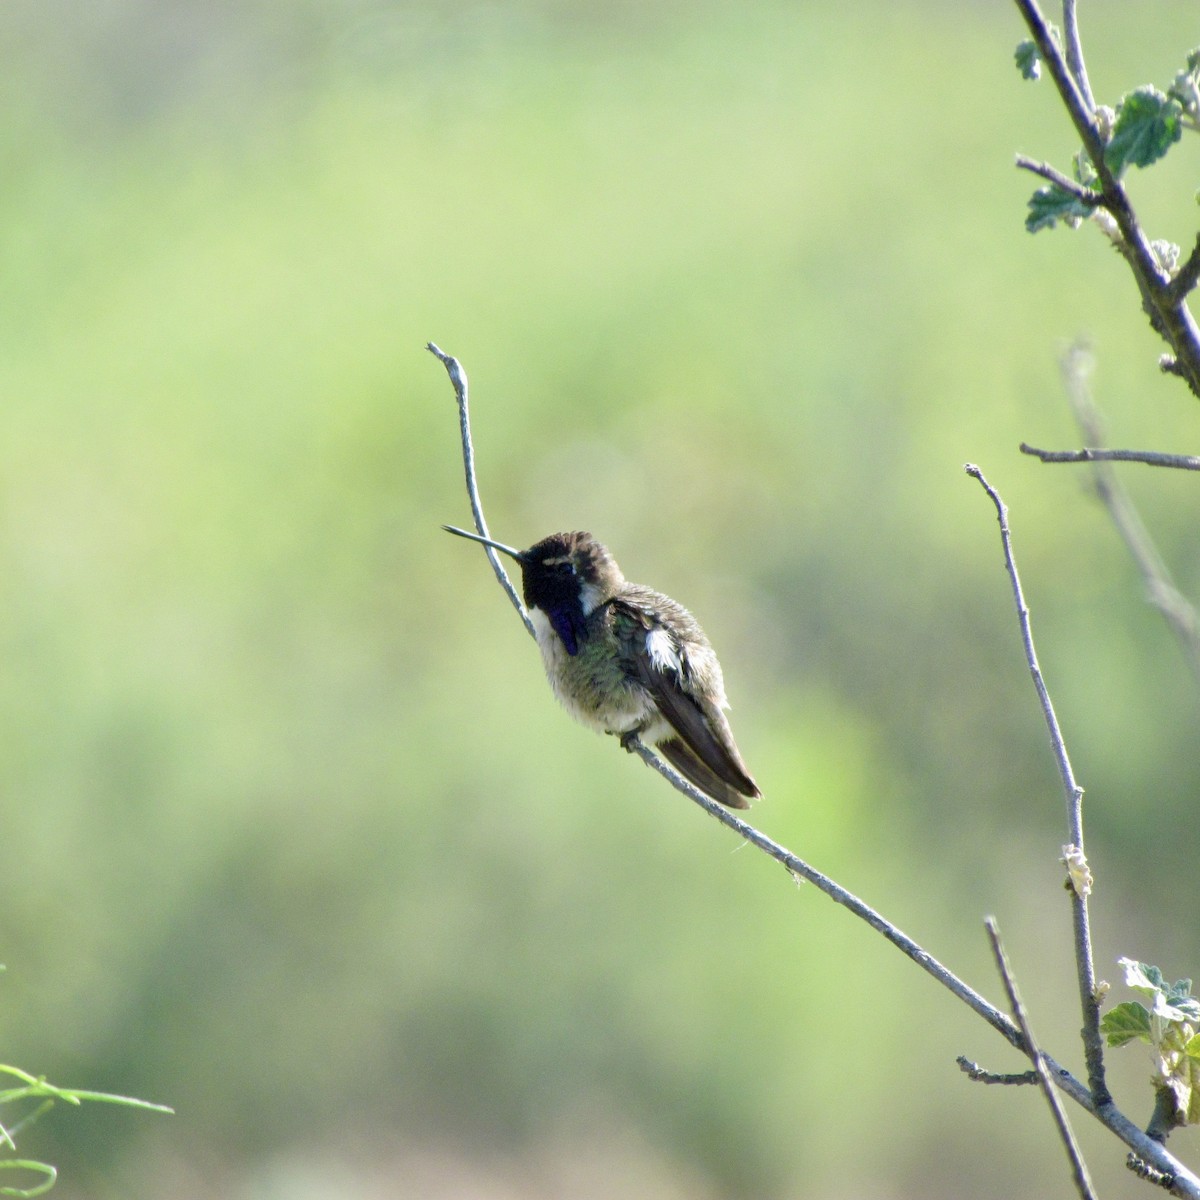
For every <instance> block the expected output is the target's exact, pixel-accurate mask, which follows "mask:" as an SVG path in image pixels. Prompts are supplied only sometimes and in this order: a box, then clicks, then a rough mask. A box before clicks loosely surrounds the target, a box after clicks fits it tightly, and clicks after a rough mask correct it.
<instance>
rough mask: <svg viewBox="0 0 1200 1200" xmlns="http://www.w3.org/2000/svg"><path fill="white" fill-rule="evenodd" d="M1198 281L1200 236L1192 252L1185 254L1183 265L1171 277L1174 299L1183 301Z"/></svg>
mask: <svg viewBox="0 0 1200 1200" xmlns="http://www.w3.org/2000/svg"><path fill="white" fill-rule="evenodd" d="M1198 282H1200V236H1197V238H1196V244H1195V245H1194V246H1193V247H1192V252H1191V254H1189V255H1188V256H1187V259H1186V261H1185V262H1184V264H1183V266H1181V267H1180V268H1179V270H1178V271H1176V272H1175V274H1174V275H1173V276H1172V277H1171V295H1172V297H1173V298H1174V299H1175V300H1176V301H1183V300H1184V299H1185V298H1186V297H1187V294H1188V293H1189V292H1190V291H1191V290H1192V289H1193V288H1194V287H1195V286H1196V284H1197V283H1198Z"/></svg>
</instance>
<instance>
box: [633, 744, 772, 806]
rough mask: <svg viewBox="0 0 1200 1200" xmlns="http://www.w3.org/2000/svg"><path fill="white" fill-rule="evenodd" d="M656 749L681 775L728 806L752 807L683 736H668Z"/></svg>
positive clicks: (706, 793)
mask: <svg viewBox="0 0 1200 1200" xmlns="http://www.w3.org/2000/svg"><path fill="white" fill-rule="evenodd" d="M655 749H656V750H657V751H658V752H659V753H660V754H661V755H662V756H663V758H665V759H666V760H667V761H668V762H669V763H670V764H671V766H673V767H674V768H675V770H677V771H678V772H679V773H680V775H682V776H683V777H684V778H685V779H687V780H689V781H690V782H691V783H694V784H695V785H696V786H697V787H698V788H699V789H700V790H701V791H702V792H704V793H705V795H708V796H711V797H712V798H713V799H714V800H716V801H718V802H719V803H721V804H724V805H725V807H726V808H749V807H750V802H749V801H748V800H747V799H746V798H745V797H744V796H742V795H740V794H739V793H738V792H737V791H735V790H734V789H733V788H732V787H730V786H729V784H727V783H726V782H725V781H724V780H723V779H721V778H720V777H719V776H718V775H717V774H716V773H715V772H714V771H713V770H712V769H711V768H709V767H708V766H706V765H705V764H704V763H703V762H701V761H700V759H698V758H697V757H696V756H695V754H693V753H692V751H691V750H690V749H689V748H688V745H687V743H686V742H684V741H683V739H682V738H668V739H667V741H665V742H659V743H658V745H657V746H655Z"/></svg>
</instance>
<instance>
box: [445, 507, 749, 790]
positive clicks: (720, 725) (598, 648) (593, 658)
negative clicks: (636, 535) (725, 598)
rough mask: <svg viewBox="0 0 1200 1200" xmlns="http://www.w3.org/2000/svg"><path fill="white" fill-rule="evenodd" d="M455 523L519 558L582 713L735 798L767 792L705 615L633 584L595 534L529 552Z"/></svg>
mask: <svg viewBox="0 0 1200 1200" xmlns="http://www.w3.org/2000/svg"><path fill="white" fill-rule="evenodd" d="M442 528H443V529H445V530H446V531H447V532H448V533H454V534H457V535H458V536H459V537H464V538H469V539H470V540H471V541H475V542H482V543H483V544H484V545H485V546H491V547H492V548H493V549H494V550H499V551H500V552H501V553H502V554H507V555H508V556H509V557H510V558H514V559H516V561H517V562H518V563H519V564H520V566H521V580H522V585H523V586H522V591H523V594H524V599H525V608H526V609H527V611H528V613H529V617H530V620H531V622H532V625H533V629H534V633H535V635H536V637H537V644H538V648H539V649H540V650H541V652H542V661H543V663H544V664H545V667H546V675H547V676H548V677H549V680H550V686H551V688H553V690H554V694H555V695H556V696H557V697H558V699H559V702H560V703H561V704H562V705H563V707H564V708H565V709H566V710H567V711H568V712H569V713H570V714H571V716H573V717H574V718H575V719H576V720H578V721H580V722H582V723H583V724H584V725H587V726H589V727H591V728H592V729H597V730H599V731H600V732H601V733H609V734H614V735H616V736H617V737H619V738H620V739H621V744H622V745H623V746H624V747H625V748H626V749H627V750H631V749H632V746H631V745H630V741H631V739H632V738H634V737H638V738H640V739H641V740H642V741H644V742H646V743H649V744H651V745H653V746H654V748H655V749H656V750H657V751H658V752H659V753H660V754H661V755H662V756H663V757H664V758H665V759H666V760H667V761H668V762H669V763H671V765H672V766H673V767H674V768H675V769H676V770H677V771H678V772H679V773H680V774H681V775H683V776H685V777H686V778H687V779H689V780H690V781H691V782H692V783H693V784H695V785H696V787H698V788H699V789H700V790H701V791H702V792H704V793H706V794H707V795H709V796H711V797H712V798H713V799H714V800H717V801H719V802H720V803H721V804H724V805H726V806H727V807H729V808H749V807H750V805H749V802H748V800H747V797H757V796H759V795H761V793H760V792H759V790H758V785H757V784H756V783H755V782H754V779H753V778H752V777H751V775H750V772H749V771H748V770H747V769H746V764H745V763H744V762H743V761H742V756H741V754H740V753H739V752H738V748H737V745H736V743H735V742H734V740H733V731H732V730H731V729H730V728H729V721H728V720H727V718H726V716H725V712H724V710H725V709H726V708H728V707H729V702H728V701H727V700H726V699H725V683H724V679H723V677H722V675H721V664H720V663H719V662H718V661H717V656H716V654H715V653H714V652H713V648H712V646H711V645H709V641H708V638H706V637H705V636H704V631H703V630H702V629H701V628H700V625H699V623H698V622H697V621H696V618H695V617H693V616H692V614H691V613H690V612H688V610H687V609H686V608H684V607H683V605H682V604H677V603H676V602H675V601H674V600H672V599H671V598H670V597H669V596H664V595H663V594H662V593H661V592H656V591H654V590H653V589H652V588H648V587H643V586H642V585H641V584H638V583H630V582H629V581H628V580H627V579H626V578H625V576H624V575H623V574H622V573H621V568H620V567H619V566H617V562H616V559H614V558H613V556H612V555H611V554H610V553H609V552H608V549H607V548H606V547H605V546H604V545H602V544H601V543H600V542H599V541H597V540H596V539H595V538H594V537H593V536H592V535H591V534H590V533H582V532H575V533H552V534H551V535H550V536H549V537H546V538H543V539H542V540H541V541H540V542H537V543H536V544H535V545H533V546H530V547H529V549H528V550H515V549H514V548H513V547H512V546H506V545H505V544H504V543H503V542H497V541H493V540H492V539H491V538H488V537H482V536H481V535H480V534H477V533H468V532H467V530H465V529H458V528H456V527H455V526H453V525H443V526H442Z"/></svg>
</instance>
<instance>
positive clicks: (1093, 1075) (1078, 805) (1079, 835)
mask: <svg viewBox="0 0 1200 1200" xmlns="http://www.w3.org/2000/svg"><path fill="white" fill-rule="evenodd" d="M966 472H967V474H968V475H970V476H971V477H972V478H973V479H976V480H978V481H979V484H980V486H981V487H982V488H983V490H984V491H985V492H986V493H987V494H988V497H989V498H990V500H991V501H992V504H993V505H994V506H995V508H996V516H997V518H998V520H999V522H1000V541H1001V543H1002V545H1003V548H1004V565H1005V567H1006V569H1007V570H1008V577H1009V580H1010V581H1011V583H1012V592H1013V600H1014V602H1015V603H1016V608H1017V621H1018V623H1019V624H1020V627H1021V641H1022V643H1023V644H1024V647H1025V661H1026V663H1027V664H1028V666H1029V673H1030V674H1031V675H1032V676H1033V685H1034V687H1035V688H1036V690H1037V694H1038V700H1039V701H1040V702H1041V706H1042V716H1043V717H1044V718H1045V721H1046V728H1047V729H1048V730H1049V733H1050V744H1051V746H1052V748H1053V750H1054V757H1055V759H1056V760H1057V762H1058V770H1059V775H1060V776H1061V778H1062V785H1063V792H1064V793H1065V795H1066V801H1067V830H1068V836H1069V837H1070V839H1071V844H1070V845H1069V846H1068V847H1067V848H1066V850H1065V851H1064V854H1065V856H1066V858H1067V860H1068V863H1069V864H1072V869H1070V870H1069V878H1070V880H1071V884H1072V886H1071V889H1070V892H1071V909H1072V916H1073V922H1072V923H1073V926H1074V932H1075V967H1076V973H1077V975H1078V979H1079V1000H1080V1005H1081V1007H1082V1009H1083V1051H1084V1057H1085V1059H1086V1061H1087V1069H1088V1086H1089V1087H1090V1088H1091V1092H1092V1098H1093V1100H1094V1101H1095V1103H1096V1106H1097V1107H1102V1106H1104V1105H1106V1104H1109V1103H1111V1102H1112V1097H1111V1096H1110V1095H1109V1091H1108V1085H1107V1084H1106V1083H1105V1082H1104V1043H1103V1041H1102V1040H1101V1037H1100V1001H1099V999H1098V998H1097V995H1096V966H1095V962H1094V960H1093V957H1092V931H1091V923H1090V920H1089V917H1088V903H1087V898H1088V892H1089V891H1090V876H1089V874H1088V873H1087V871H1086V869H1085V868H1086V859H1085V857H1084V845H1083V788H1081V787H1080V786H1079V784H1078V783H1077V782H1076V780H1075V773H1074V771H1073V770H1072V769H1071V760H1070V758H1069V757H1068V756H1067V747H1066V744H1065V742H1064V741H1063V736H1062V730H1061V729H1060V728H1059V724H1058V717H1057V716H1056V715H1055V712H1054V705H1053V704H1052V703H1051V701H1050V693H1049V691H1047V689H1046V683H1045V680H1043V678H1042V669H1041V667H1040V666H1039V665H1038V659H1037V651H1036V650H1035V649H1034V645H1033V629H1032V627H1031V625H1030V622H1029V609H1028V607H1027V606H1026V604H1025V593H1024V590H1023V589H1022V587H1021V578H1020V576H1019V575H1018V574H1017V564H1016V560H1015V559H1014V558H1013V550H1012V535H1011V534H1010V533H1009V529H1008V508H1007V507H1006V505H1005V503H1004V501H1003V500H1001V498H1000V494H999V493H998V492H997V491H996V489H995V488H993V487H992V485H991V484H990V483H988V481H987V480H986V479H985V478H984V475H983V472H982V471H981V470H980V469H979V468H978V467H976V466H973V465H972V464H970V463H968V464H967V466H966Z"/></svg>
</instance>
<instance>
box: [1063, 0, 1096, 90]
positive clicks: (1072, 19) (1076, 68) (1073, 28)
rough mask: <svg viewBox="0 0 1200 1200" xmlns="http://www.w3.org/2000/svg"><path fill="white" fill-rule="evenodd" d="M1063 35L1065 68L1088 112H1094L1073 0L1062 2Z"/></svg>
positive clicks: (1090, 86)
mask: <svg viewBox="0 0 1200 1200" xmlns="http://www.w3.org/2000/svg"><path fill="white" fill-rule="evenodd" d="M1063 35H1064V37H1065V38H1066V43H1067V66H1068V67H1069V68H1070V71H1071V74H1072V75H1073V76H1074V77H1075V82H1076V83H1077V84H1078V85H1079V94H1080V96H1081V97H1082V98H1083V102H1084V103H1085V104H1086V105H1087V106H1088V109H1089V111H1091V112H1095V111H1096V98H1095V97H1094V96H1093V95H1092V85H1091V84H1090V83H1089V82H1088V76H1087V67H1086V66H1085V65H1084V62H1083V44H1082V42H1081V41H1080V39H1079V17H1078V15H1077V14H1076V12H1075V0H1063Z"/></svg>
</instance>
